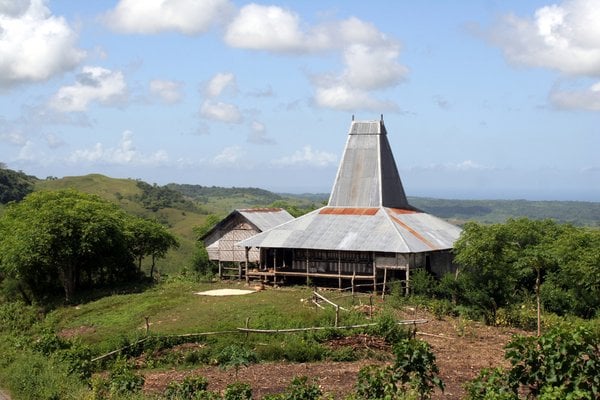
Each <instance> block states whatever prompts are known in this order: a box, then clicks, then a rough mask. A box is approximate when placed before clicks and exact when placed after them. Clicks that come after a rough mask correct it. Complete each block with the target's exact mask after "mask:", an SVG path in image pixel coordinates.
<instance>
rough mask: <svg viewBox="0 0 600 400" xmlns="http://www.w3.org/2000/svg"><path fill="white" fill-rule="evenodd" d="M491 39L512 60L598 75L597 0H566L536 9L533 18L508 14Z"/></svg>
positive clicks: (599, 32)
mask: <svg viewBox="0 0 600 400" xmlns="http://www.w3.org/2000/svg"><path fill="white" fill-rule="evenodd" d="M490 40H491V41H492V42H493V43H494V44H496V45H497V46H499V47H500V48H501V49H502V50H503V51H504V55H505V56H506V58H507V59H508V60H509V61H510V62H512V63H515V64H519V65H526V66H532V67H543V68H550V69H555V70H558V71H560V72H563V73H566V74H573V75H587V76H600V7H599V6H598V1H597V0H567V1H563V2H562V3H561V4H560V5H551V6H546V7H542V8H539V9H538V10H536V12H535V15H534V16H533V18H520V17H518V16H515V15H508V16H506V17H504V18H503V19H502V21H501V22H500V23H499V24H498V25H497V26H496V27H495V28H494V29H493V30H492V32H491V35H490Z"/></svg>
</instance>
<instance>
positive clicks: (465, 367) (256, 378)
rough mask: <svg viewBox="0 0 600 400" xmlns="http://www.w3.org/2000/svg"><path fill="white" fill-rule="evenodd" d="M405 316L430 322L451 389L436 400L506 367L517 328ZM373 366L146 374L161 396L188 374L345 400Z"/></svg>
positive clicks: (429, 334)
mask: <svg viewBox="0 0 600 400" xmlns="http://www.w3.org/2000/svg"><path fill="white" fill-rule="evenodd" d="M403 314H404V315H403V316H402V317H403V318H406V319H419V318H425V319H428V320H429V322H428V323H426V324H423V325H417V326H416V329H417V337H418V338H420V339H423V340H426V341H427V342H429V344H430V345H431V346H432V348H433V351H434V353H435V355H436V357H437V365H438V367H439V369H440V377H441V378H442V380H443V381H444V383H445V385H446V390H445V391H444V393H442V392H441V391H437V392H436V393H435V394H434V396H433V398H434V399H461V398H462V397H464V395H465V390H464V388H463V385H464V384H465V383H466V382H467V381H469V380H470V379H472V378H474V377H475V376H476V375H477V374H478V373H479V371H480V370H481V369H482V368H487V367H496V366H505V365H507V362H506V360H505V359H504V346H505V345H506V343H508V341H509V340H510V339H511V337H512V335H513V334H515V333H521V334H522V333H524V332H522V331H518V330H516V329H506V328H493V327H488V326H485V325H483V324H480V323H477V322H472V321H465V320H462V319H455V318H444V319H442V320H436V319H435V318H433V317H432V315H431V314H428V313H426V312H423V311H419V310H415V309H407V310H405V311H404V313H403ZM329 345H330V346H332V347H335V348H339V347H342V346H350V347H352V348H353V349H355V350H358V349H360V348H365V347H369V348H376V349H378V350H385V349H386V348H387V345H386V344H385V343H384V342H383V341H381V340H380V339H378V338H374V337H371V336H368V335H357V336H354V337H352V338H342V339H336V340H333V341H331V342H329ZM367 365H383V363H382V362H381V361H375V360H361V361H357V362H319V363H305V364H292V363H285V362H278V363H261V364H255V365H251V366H249V367H246V368H242V369H240V370H239V372H238V376H237V378H236V376H235V372H234V371H233V370H227V371H224V370H222V369H220V368H219V367H212V366H203V367H201V368H197V369H194V370H189V371H176V370H172V371H162V372H148V373H147V374H146V375H145V378H146V383H145V385H144V390H145V391H147V392H148V393H157V392H161V391H162V390H164V388H165V387H166V385H168V383H169V382H171V381H174V380H176V381H180V380H182V379H184V378H185V377H186V376H189V375H193V376H197V375H200V376H204V377H205V378H207V379H208V382H209V390H217V391H222V390H223V389H225V387H226V386H227V384H229V383H232V382H234V381H241V382H247V383H249V384H250V385H251V386H252V391H253V395H254V397H255V398H257V399H259V398H261V397H263V396H265V395H267V394H273V393H280V392H282V391H284V390H285V388H286V387H287V386H288V385H289V383H290V382H291V380H292V379H293V378H294V377H296V376H308V377H309V378H311V379H313V380H314V381H315V382H316V383H318V384H319V385H320V386H321V388H322V390H323V392H324V393H329V394H332V395H333V396H334V398H335V399H343V398H344V397H345V396H346V395H348V394H350V393H352V392H353V391H354V385H355V383H356V377H357V374H358V371H359V370H360V369H361V368H363V367H364V366H367Z"/></svg>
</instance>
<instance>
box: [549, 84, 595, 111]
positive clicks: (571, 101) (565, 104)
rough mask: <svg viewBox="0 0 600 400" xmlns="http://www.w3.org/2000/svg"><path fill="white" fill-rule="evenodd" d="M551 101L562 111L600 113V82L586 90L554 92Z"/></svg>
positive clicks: (558, 90) (551, 94)
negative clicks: (572, 110) (576, 110)
mask: <svg viewBox="0 0 600 400" xmlns="http://www.w3.org/2000/svg"><path fill="white" fill-rule="evenodd" d="M550 101H551V102H552V104H554V106H556V107H558V108H562V109H579V110H588V111H600V82H598V83H596V84H594V85H592V86H590V87H589V88H587V89H585V90H570V91H565V90H560V89H557V90H553V91H552V92H551V93H550Z"/></svg>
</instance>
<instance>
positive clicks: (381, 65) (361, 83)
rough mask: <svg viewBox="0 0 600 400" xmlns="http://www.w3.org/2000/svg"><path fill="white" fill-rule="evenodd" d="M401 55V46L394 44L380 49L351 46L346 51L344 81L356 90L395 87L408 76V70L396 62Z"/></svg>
mask: <svg viewBox="0 0 600 400" xmlns="http://www.w3.org/2000/svg"><path fill="white" fill-rule="evenodd" d="M399 55H400V49H399V46H398V45H395V44H393V43H390V44H389V45H387V46H380V47H369V46H366V45H364V44H354V45H351V46H349V47H348V48H347V49H346V50H345V51H344V63H345V64H346V69H345V71H344V73H343V74H342V79H343V80H344V82H346V83H348V85H350V86H351V87H353V88H356V89H365V90H373V89H382V88H387V87H392V86H395V85H397V84H398V83H400V82H401V81H402V80H404V78H405V77H406V76H407V75H408V68H406V67H405V66H403V65H400V64H398V62H397V61H396V60H397V58H398V56H399Z"/></svg>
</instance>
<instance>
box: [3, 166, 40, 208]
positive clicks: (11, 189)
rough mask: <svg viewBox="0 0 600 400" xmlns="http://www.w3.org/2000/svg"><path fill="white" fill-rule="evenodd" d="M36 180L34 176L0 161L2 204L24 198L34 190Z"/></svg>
mask: <svg viewBox="0 0 600 400" xmlns="http://www.w3.org/2000/svg"><path fill="white" fill-rule="evenodd" d="M36 180H37V178H36V177H34V176H29V175H26V174H24V173H23V172H20V171H19V172H17V171H13V170H11V169H8V168H6V165H5V164H3V163H0V204H6V203H8V202H10V201H20V200H22V199H23V198H24V197H25V196H27V195H28V194H29V193H31V192H32V191H33V183H34V182H35V181H36Z"/></svg>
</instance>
